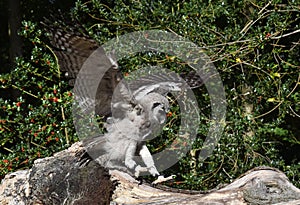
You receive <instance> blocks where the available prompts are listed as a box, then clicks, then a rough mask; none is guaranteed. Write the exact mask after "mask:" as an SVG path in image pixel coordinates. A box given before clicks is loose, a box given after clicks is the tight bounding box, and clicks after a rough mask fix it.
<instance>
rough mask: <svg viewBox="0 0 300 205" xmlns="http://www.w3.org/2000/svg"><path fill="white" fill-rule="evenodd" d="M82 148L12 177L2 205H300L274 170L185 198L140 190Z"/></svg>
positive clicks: (298, 194)
mask: <svg viewBox="0 0 300 205" xmlns="http://www.w3.org/2000/svg"><path fill="white" fill-rule="evenodd" d="M83 153H84V148H83V147H82V146H81V143H80V142H78V143H75V144H74V145H73V146H71V147H70V148H69V149H67V150H64V151H62V152H59V153H57V154H55V155H54V156H52V157H47V158H43V159H38V160H36V161H35V162H34V165H33V167H32V168H31V169H30V170H20V171H16V172H14V173H11V174H8V175H6V177H5V178H4V179H3V180H2V182H1V186H0V204H1V205H4V204H10V205H14V204H16V205H22V204H24V205H28V204H35V205H37V204H43V205H48V204H51V205H52V204H74V205H75V204H77V205H83V204H89V205H96V204H253V205H254V204H277V205H283V204H289V205H290V204H292V205H293V204H294V205H296V204H300V190H299V189H298V188H296V187H295V186H293V185H292V184H291V183H290V182H289V181H288V178H287V177H286V175H285V174H284V173H283V172H281V171H279V170H277V169H275V168H271V167H258V168H254V169H252V170H250V171H248V172H246V173H245V174H243V175H242V176H241V177H239V178H238V179H236V180H235V181H234V182H232V183H231V184H229V185H227V186H225V187H223V188H220V189H217V190H211V191H208V192H201V191H200V192H195V191H193V192H192V193H188V191H187V192H185V193H182V192H183V191H181V190H177V191H176V190H174V189H169V190H167V189H165V190H162V189H161V188H160V187H159V186H157V187H153V186H151V185H149V184H140V182H139V181H137V180H136V179H134V178H133V177H131V176H130V175H129V174H127V173H124V172H121V171H117V170H107V169H105V168H103V167H101V166H100V165H99V164H97V163H95V162H93V161H89V162H87V161H85V160H84V157H83V156H82V154H83Z"/></svg>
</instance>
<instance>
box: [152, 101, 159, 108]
mask: <svg viewBox="0 0 300 205" xmlns="http://www.w3.org/2000/svg"><path fill="white" fill-rule="evenodd" d="M160 105H161V103H158V102H156V103H153V105H152V110H153V109H154V108H156V107H158V106H160Z"/></svg>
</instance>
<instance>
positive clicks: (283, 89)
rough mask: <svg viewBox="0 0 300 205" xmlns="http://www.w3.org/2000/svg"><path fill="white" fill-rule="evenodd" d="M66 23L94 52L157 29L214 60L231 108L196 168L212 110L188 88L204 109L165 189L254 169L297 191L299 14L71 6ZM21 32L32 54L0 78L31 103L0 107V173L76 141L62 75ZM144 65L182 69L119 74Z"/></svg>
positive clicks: (138, 60) (270, 9) (146, 59)
mask: <svg viewBox="0 0 300 205" xmlns="http://www.w3.org/2000/svg"><path fill="white" fill-rule="evenodd" d="M72 15H73V17H74V18H76V19H77V21H78V22H81V23H82V24H83V26H84V27H85V28H86V29H87V31H88V32H89V34H90V35H91V36H92V37H93V38H95V39H96V40H97V41H98V42H99V44H102V43H105V42H107V41H108V40H109V39H112V38H114V37H116V36H119V35H122V34H125V33H129V32H133V31H138V30H148V29H160V30H166V31H169V32H175V33H176V34H178V35H181V36H184V37H186V38H188V39H189V40H191V41H192V42H194V43H196V44H197V45H199V46H200V47H202V48H203V49H205V50H206V52H207V54H208V55H209V56H210V58H211V60H212V61H213V62H214V65H215V66H216V68H217V70H218V72H219V74H220V75H221V78H222V80H223V83H224V87H225V91H226V95H227V96H226V97H227V104H228V108H227V114H226V126H225V129H224V132H223V135H222V138H221V140H220V141H219V143H218V145H217V146H216V148H215V150H214V152H213V154H212V155H211V156H210V157H209V158H208V159H206V160H205V161H204V162H201V161H199V159H198V156H199V151H200V150H201V147H202V144H203V142H204V140H205V137H206V135H207V132H208V127H209V124H210V118H209V116H210V108H209V107H207V106H209V96H208V93H207V91H206V90H205V88H204V87H203V88H200V89H196V90H194V92H195V93H196V95H197V99H198V104H199V106H200V107H201V108H202V111H201V117H200V118H201V119H200V120H201V124H200V125H199V133H198V136H197V139H196V142H195V143H194V144H193V149H192V150H190V152H189V153H188V155H186V156H184V157H183V158H182V159H181V160H180V161H179V162H178V163H177V164H176V165H174V166H173V167H172V168H170V169H168V170H166V171H165V172H164V173H163V174H165V175H169V174H176V175H177V179H176V180H175V182H174V183H173V182H172V184H169V185H171V186H177V187H182V188H191V189H210V188H213V187H215V186H217V185H218V184H220V183H229V182H231V181H232V180H233V179H235V178H237V177H238V176H239V175H240V174H242V173H244V172H245V171H247V170H249V169H251V168H253V167H256V166H260V165H268V166H273V167H277V168H280V169H281V170H283V171H284V172H285V173H286V174H287V176H288V177H289V178H290V180H291V181H292V182H293V183H294V184H295V185H297V186H298V187H300V184H299V166H300V163H299V155H298V156H297V154H296V155H292V153H289V152H288V151H289V150H292V148H293V149H294V150H295V151H297V148H299V144H300V143H299V139H300V137H299V135H300V132H299V122H300V119H299V118H300V116H299V114H297V113H300V106H299V102H300V96H299V84H300V76H299V73H300V72H299V70H300V67H299V66H300V65H299V60H300V56H299V53H300V51H299V50H300V48H299V29H300V28H299V15H300V14H299V8H298V5H297V3H296V1H285V3H281V1H277V0H273V1H260V2H256V1H254V2H250V1H238V0H232V1H226V0H222V1H221V0H218V1H214V2H212V1H199V0H197V1H196V0H191V1H164V2H162V1H147V0H141V1H124V0H117V1H114V2H111V3H101V2H100V1H88V2H85V3H82V2H81V1H77V2H76V5H75V7H74V8H73V11H72ZM24 26H26V27H25V29H24V30H23V32H22V35H23V36H24V37H26V38H27V39H28V41H30V42H34V44H33V45H32V44H31V45H28V47H27V48H26V49H28V51H29V50H30V49H31V52H29V53H28V54H29V55H28V56H27V57H24V58H20V59H18V61H17V62H18V65H17V67H16V69H15V70H14V71H13V72H12V73H11V74H8V75H4V76H3V75H2V76H1V82H2V84H3V85H4V86H5V87H8V86H13V87H14V88H17V89H19V90H20V91H21V93H22V96H23V95H25V96H31V97H30V98H28V97H22V98H20V99H19V101H18V102H9V101H3V100H2V101H1V106H2V112H4V113H5V114H6V116H5V117H4V118H3V119H2V120H1V125H0V126H1V127H0V129H1V134H4V135H3V136H4V139H1V146H2V147H4V148H5V151H3V152H1V156H0V158H2V159H3V160H2V165H1V173H2V174H5V173H6V172H7V171H8V169H9V168H10V169H11V170H13V169H15V168H19V167H21V166H23V165H24V162H25V161H26V160H27V159H28V160H29V162H31V161H32V160H33V159H35V158H36V157H39V156H40V155H41V156H46V155H49V154H51V153H53V152H55V151H58V150H60V149H63V148H65V147H66V146H67V144H68V143H72V142H74V141H75V140H76V135H75V132H74V128H73V125H72V121H71V119H72V117H71V109H70V108H71V107H70V104H71V101H72V97H71V96H70V95H71V94H70V88H69V87H68V86H67V83H66V82H64V81H63V79H62V78H61V77H60V74H59V71H58V68H57V62H56V61H55V58H54V56H53V54H52V53H51V49H49V47H48V46H47V45H45V44H44V43H43V41H41V39H42V38H40V37H41V35H42V34H41V32H40V31H39V29H37V28H36V27H35V26H36V25H35V24H33V23H30V22H27V24H26V25H24ZM141 64H161V65H162V66H164V67H168V68H172V69H174V68H175V69H176V70H177V71H182V70H184V69H185V68H184V66H181V64H180V61H179V60H178V59H176V58H173V57H171V58H170V56H165V55H154V57H153V55H149V53H148V54H147V53H146V54H141V55H136V56H130V58H126V59H122V60H121V62H120V65H121V70H122V72H124V73H127V72H128V73H129V75H130V71H133V70H135V69H137V68H138V65H141ZM30 99H34V100H32V101H30ZM54 99H55V100H54ZM32 119H33V121H31V120H32ZM179 119H180V113H179V110H178V107H177V105H176V103H174V106H173V107H172V110H171V113H169V121H168V125H170V126H168V127H167V128H165V130H164V132H163V134H162V135H161V136H160V137H159V138H157V139H156V142H150V144H149V147H150V148H151V150H152V151H153V152H157V151H158V150H159V149H160V148H163V147H164V146H165V144H166V143H167V142H168V141H170V140H172V139H174V136H175V134H176V133H177V129H178V128H177V126H178V120H179ZM53 123H54V124H55V125H56V126H54V124H53ZM53 132H54V135H53V136H52V133H53ZM35 135H36V136H35ZM49 136H52V138H51V139H52V140H51V141H50V142H48V137H49ZM56 137H57V139H58V141H56V140H55V139H56ZM53 139H54V140H53ZM157 142H159V143H157ZM38 153H39V154H38ZM295 153H296V152H295ZM16 159H18V161H17V160H16Z"/></svg>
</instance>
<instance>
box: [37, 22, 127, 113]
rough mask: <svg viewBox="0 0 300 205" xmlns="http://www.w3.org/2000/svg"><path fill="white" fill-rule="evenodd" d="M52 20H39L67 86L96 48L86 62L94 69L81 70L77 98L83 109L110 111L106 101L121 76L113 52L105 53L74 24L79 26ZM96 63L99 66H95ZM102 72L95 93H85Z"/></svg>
mask: <svg viewBox="0 0 300 205" xmlns="http://www.w3.org/2000/svg"><path fill="white" fill-rule="evenodd" d="M54 21H55V22H51V21H50V20H48V19H45V21H44V22H42V24H43V25H44V26H45V28H46V30H47V31H48V33H50V42H51V45H52V48H53V50H54V52H55V55H56V56H57V58H58V63H59V66H60V70H61V72H62V73H64V75H65V77H66V78H67V79H69V84H70V85H71V86H74V84H75V80H76V78H77V76H78V74H79V72H80V71H81V68H82V66H83V65H84V63H85V62H86V60H87V59H88V58H89V57H90V56H91V55H92V54H93V53H94V52H95V51H96V50H97V58H94V59H92V60H94V61H95V62H90V63H91V64H93V65H95V69H94V70H92V71H90V72H88V73H81V75H80V79H78V81H77V85H78V86H77V89H76V95H77V97H78V99H77V101H78V102H79V105H80V106H81V108H83V112H85V113H87V112H88V113H89V112H91V111H93V110H94V109H95V113H96V114H98V115H101V116H106V115H109V114H110V113H111V107H110V105H111V98H112V94H113V90H114V89H115V87H116V85H117V84H118V83H119V81H120V80H121V78H122V74H121V72H120V70H119V69H118V64H117V62H116V61H115V59H114V57H113V54H109V55H107V54H106V53H105V51H104V50H103V49H102V48H101V47H100V46H99V45H98V43H97V42H96V41H95V40H94V39H92V38H91V37H89V36H88V35H86V34H85V33H84V32H80V31H79V29H78V30H76V29H75V28H76V27H79V28H80V26H79V25H75V26H74V24H73V25H72V26H70V25H68V24H67V25H66V23H65V22H62V21H61V20H59V19H57V18H56V19H54ZM81 30H83V29H81ZM99 64H100V66H98V65H99ZM96 66H98V67H96ZM107 68H108V69H107ZM99 69H100V70H99ZM101 69H102V70H101ZM103 72H105V73H104V75H103V78H102V79H101V82H100V84H99V86H98V88H96V89H97V94H96V97H95V98H94V97H92V96H87V95H86V94H87V93H91V91H90V90H89V89H92V87H91V85H90V84H91V83H92V82H95V81H97V80H98V79H95V78H96V77H97V76H99V75H98V74H99V73H100V74H101V73H102V74H103ZM92 86H94V85H92ZM93 89H94V88H93Z"/></svg>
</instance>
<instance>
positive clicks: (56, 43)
mask: <svg viewBox="0 0 300 205" xmlns="http://www.w3.org/2000/svg"><path fill="white" fill-rule="evenodd" d="M43 25H45V28H46V29H47V31H48V33H50V41H51V44H52V47H53V50H54V52H55V54H56V56H57V58H58V63H59V66H60V69H61V72H63V73H64V74H65V77H66V78H68V79H69V82H70V84H71V85H74V84H75V85H76V86H75V87H76V88H77V89H78V90H76V91H77V95H78V99H77V100H78V101H79V104H80V107H83V109H84V110H85V111H87V112H89V111H90V109H95V114H97V115H101V116H106V117H107V118H106V123H105V128H106V130H107V132H106V133H105V134H103V135H100V136H91V137H90V138H89V137H88V138H86V139H84V140H83V144H84V146H85V148H86V151H87V152H88V154H89V155H90V156H91V157H92V158H93V159H95V160H96V161H98V162H99V163H100V164H101V165H103V166H104V167H107V168H111V169H114V168H118V169H121V170H124V171H126V170H131V171H132V172H133V173H134V175H135V176H139V174H140V172H144V171H147V172H149V173H150V174H152V175H153V176H160V174H159V172H158V170H157V168H156V166H155V163H154V160H153V158H152V156H151V153H150V151H149V150H148V148H147V146H146V143H145V141H146V140H147V139H152V138H153V137H154V136H156V135H157V133H159V131H160V130H161V128H162V126H164V123H165V122H166V114H167V112H168V110H169V106H170V105H169V102H168V99H167V95H168V94H169V93H172V92H184V91H185V90H186V86H187V85H188V86H189V87H190V88H197V87H200V86H201V85H202V84H203V80H202V79H201V78H200V77H199V76H198V75H197V74H196V72H195V71H191V72H189V73H188V74H186V75H183V74H176V73H174V72H171V71H166V70H164V71H162V70H161V69H160V68H159V67H157V69H153V68H152V69H151V72H150V73H149V72H148V74H147V75H143V72H140V75H139V76H138V78H137V79H136V80H126V79H124V78H123V75H122V72H121V70H120V69H119V67H118V63H117V61H116V58H115V57H114V55H113V53H108V54H107V53H105V51H104V50H103V49H102V48H101V47H100V45H99V44H98V43H97V42H96V41H95V40H94V39H92V38H91V37H89V36H88V35H86V34H84V32H79V30H80V29H75V27H74V26H62V25H65V24H64V23H63V22H60V21H58V24H51V23H50V21H48V20H45V22H43ZM77 27H79V28H80V26H77ZM82 30H83V29H82ZM94 51H97V58H95V62H92V63H94V64H95V65H99V66H98V67H95V69H98V70H97V72H100V73H101V72H105V73H104V74H103V78H102V79H101V81H100V83H99V85H97V86H98V87H97V88H96V90H97V92H96V97H95V99H93V98H92V97H91V96H88V95H86V93H89V92H90V90H89V89H90V88H91V87H92V86H94V85H89V84H88V83H89V82H90V79H94V78H97V75H96V71H95V72H93V71H92V72H91V73H84V72H83V73H82V70H81V68H82V66H83V65H84V63H85V62H86V60H87V59H88V58H90V56H91V55H92V54H93V53H94ZM102 68H109V69H105V71H102V70H101V69H102ZM99 69H100V70H99ZM79 73H80V74H79ZM78 75H80V78H79V80H78ZM76 78H77V80H76V81H75V79H76ZM182 79H184V81H185V82H186V83H185V82H183V80H182ZM136 154H138V155H139V156H140V157H141V159H142V161H143V164H144V165H145V166H142V165H141V164H139V163H138V161H136V160H135V159H136V158H135V156H136ZM161 178H162V177H160V179H161ZM167 179H169V178H167Z"/></svg>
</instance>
